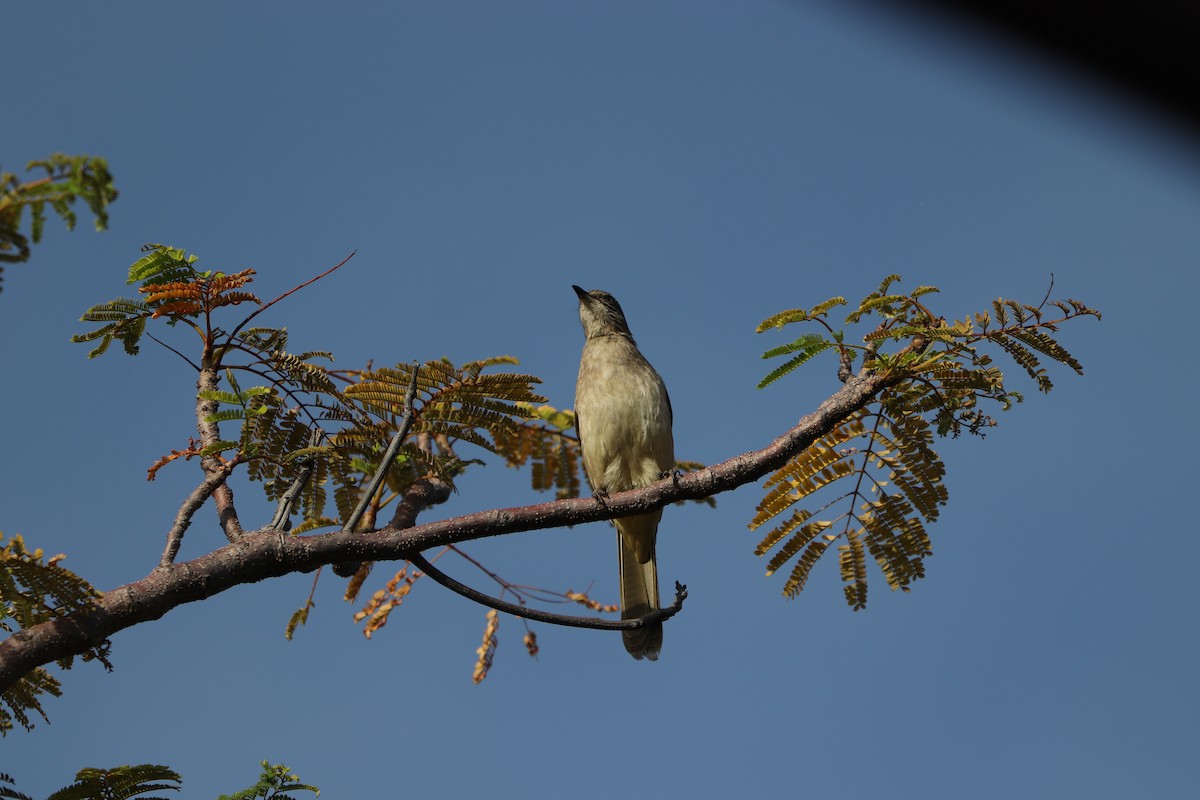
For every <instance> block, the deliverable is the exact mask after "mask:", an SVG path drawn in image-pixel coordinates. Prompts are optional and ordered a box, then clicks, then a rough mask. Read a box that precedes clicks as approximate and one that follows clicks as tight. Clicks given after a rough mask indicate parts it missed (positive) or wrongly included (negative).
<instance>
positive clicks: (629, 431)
mask: <svg viewBox="0 0 1200 800" xmlns="http://www.w3.org/2000/svg"><path fill="white" fill-rule="evenodd" d="M571 288H572V289H574V290H575V294H576V295H578V296H579V320H580V322H582V323H583V333H584V344H583V355H582V356H581V357H580V359H579V379H578V381H577V382H576V384H575V429H576V432H577V433H578V434H579V447H580V451H581V453H582V458H583V471H584V474H585V475H586V476H587V479H588V484H590V486H591V487H592V491H593V492H594V493H595V494H596V496H597V497H600V498H603V497H604V496H606V495H607V494H609V493H611V492H623V491H626V490H629V489H640V488H642V487H645V486H649V485H650V484H652V483H654V482H656V481H658V480H659V479H661V478H662V477H664V476H665V475H667V474H669V473H670V471H671V470H672V469H674V467H675V440H674V436H673V434H672V431H671V421H672V412H671V398H670V397H669V396H668V395H667V387H666V384H664V383H663V379H662V377H661V376H660V375H659V374H658V372H656V371H655V369H654V367H652V366H650V362H649V361H647V360H646V357H645V356H643V355H642V353H641V351H639V350H638V347H637V342H635V341H634V340H633V335H632V334H631V333H630V332H629V323H627V322H626V321H625V314H624V312H623V311H622V310H621V305H620V304H619V303H618V302H617V299H616V298H615V297H613V296H612V295H611V294H609V293H608V292H603V291H600V290H598V289H597V290H592V291H586V290H584V289H581V288H579V287H578V286H574V285H573V286H572V287H571ZM661 517H662V509H658V510H655V511H652V512H650V513H649V514H638V515H636V516H630V517H620V518H618V519H616V520H614V523H615V524H616V527H617V552H618V564H619V568H620V575H621V618H622V619H636V618H638V617H641V616H644V615H646V614H647V613H649V612H650V611H653V610H655V609H658V608H659V607H660V606H659V600H658V564H657V561H656V559H655V541H656V539H657V536H658V523H659V520H660V519H661ZM621 635H622V638H623V640H624V644H625V649H626V650H627V651H629V654H630V655H632V656H633V657H634V658H636V659H639V660H641V659H643V658H645V659H647V660H650V661H657V660H658V656H659V652H660V651H661V650H662V623H661V622H658V623H654V624H650V625H646V626H644V627H642V628H638V629H636V630H630V631H622V632H621Z"/></svg>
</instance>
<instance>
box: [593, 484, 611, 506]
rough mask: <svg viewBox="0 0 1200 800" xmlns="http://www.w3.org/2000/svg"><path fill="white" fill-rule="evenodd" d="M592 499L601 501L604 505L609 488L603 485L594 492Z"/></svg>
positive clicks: (601, 504)
mask: <svg viewBox="0 0 1200 800" xmlns="http://www.w3.org/2000/svg"><path fill="white" fill-rule="evenodd" d="M592 499H593V500H595V501H596V502H597V503H599V504H600V506H601V507H604V506H605V503H604V501H605V500H607V499H608V489H605V488H604V487H603V486H601V487H600V488H599V489H597V490H595V491H594V492H592Z"/></svg>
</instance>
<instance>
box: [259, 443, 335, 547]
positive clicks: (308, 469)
mask: <svg viewBox="0 0 1200 800" xmlns="http://www.w3.org/2000/svg"><path fill="white" fill-rule="evenodd" d="M324 436H325V431H323V430H321V429H320V428H313V429H312V430H311V431H310V432H309V435H308V446H309V447H316V446H317V445H319V444H320V443H321V439H322V438H323V437H324ZM315 468H316V459H315V458H306V459H305V460H304V464H303V465H302V466H301V467H300V473H299V474H298V475H296V479H295V480H294V481H292V485H291V486H289V487H288V490H287V491H286V492H284V493H283V497H281V498H279V505H278V506H277V507H276V508H275V517H274V518H273V519H272V520H271V524H270V525H268V526H267V527H269V528H271V529H272V530H277V531H281V530H286V528H285V527H284V525H286V524H287V522H288V518H289V517H291V516H292V506H294V505H295V504H296V498H298V497H299V496H300V493H301V492H303V491H304V487H305V486H306V485H308V481H309V479H311V478H312V474H313V470H314V469H315Z"/></svg>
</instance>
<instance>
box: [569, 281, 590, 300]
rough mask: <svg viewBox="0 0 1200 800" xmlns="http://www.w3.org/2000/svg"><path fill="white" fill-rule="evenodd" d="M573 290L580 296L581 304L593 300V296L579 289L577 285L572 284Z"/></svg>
mask: <svg viewBox="0 0 1200 800" xmlns="http://www.w3.org/2000/svg"><path fill="white" fill-rule="evenodd" d="M571 288H572V289H574V290H575V294H577V295H579V300H580V301H581V302H582V301H585V300H591V299H592V296H591V295H590V294H588V293H587V292H586V291H584V290H583V289H580V288H579V287H578V286H576V285H575V284H571Z"/></svg>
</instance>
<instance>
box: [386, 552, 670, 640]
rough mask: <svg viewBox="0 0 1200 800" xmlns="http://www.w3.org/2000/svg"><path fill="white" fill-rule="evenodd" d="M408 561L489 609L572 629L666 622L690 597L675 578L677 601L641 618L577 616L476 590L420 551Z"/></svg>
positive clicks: (630, 627)
mask: <svg viewBox="0 0 1200 800" xmlns="http://www.w3.org/2000/svg"><path fill="white" fill-rule="evenodd" d="M408 560H409V561H411V562H412V563H413V565H414V566H415V567H416V568H417V569H419V570H421V571H422V572H424V573H425V574H426V575H428V576H429V577H430V578H432V579H433V580H435V581H437V582H438V583H439V584H441V585H442V586H444V587H446V588H447V589H449V590H450V591H452V592H454V593H455V594H460V595H462V596H463V597H465V598H467V599H468V600H474V601H475V602H476V603H479V604H480V605H485V606H487V607H488V608H494V609H496V610H497V611H503V612H505V613H506V614H512V615H513V616H514V617H524V618H525V619H531V620H533V621H534V622H548V623H550V624H551V625H565V626H567V627H569V628H591V629H592V630H597V631H631V630H636V629H638V628H644V627H646V626H647V625H650V624H651V623H654V622H662V621H663V620H664V619H670V618H671V617H673V616H675V615H676V614H678V613H679V612H680V611H681V610H683V601H684V600H685V599H687V587H686V586H684V585H683V584H682V583H680V582H679V581H675V602H674V603H672V604H671V605H669V606H667V607H666V608H656V609H654V610H653V611H650V612H648V613H646V614H643V615H642V616H640V617H635V618H633V619H599V618H597V617H576V616H572V615H569V614H552V613H550V612H549V611H538V610H537V609H535V608H526V607H525V606H523V605H518V604H517V603H509V602H507V601H505V600H500V599H497V598H495V597H491V596H490V595H486V594H484V593H483V592H480V591H477V590H475V589H472V588H471V587H470V586H467V585H466V584H465V583H459V582H458V581H456V580H454V578H451V577H450V576H449V575H447V574H446V573H444V572H442V571H441V570H440V569H438V568H437V567H435V566H434V565H433V564H430V563H429V561H428V560H427V559H426V558H425V556H423V555H421V554H420V553H413V554H412V555H410V556H409V557H408Z"/></svg>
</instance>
